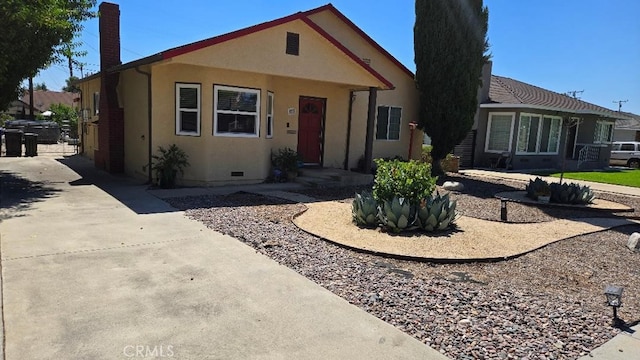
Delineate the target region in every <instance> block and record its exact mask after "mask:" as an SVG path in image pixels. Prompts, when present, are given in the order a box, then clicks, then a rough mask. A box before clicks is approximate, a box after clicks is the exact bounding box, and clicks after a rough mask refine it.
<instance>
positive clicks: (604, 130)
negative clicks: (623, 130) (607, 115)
mask: <svg viewBox="0 0 640 360" xmlns="http://www.w3.org/2000/svg"><path fill="white" fill-rule="evenodd" d="M612 138H613V123H612V122H608V121H601V120H600V121H598V122H596V131H595V132H594V134H593V143H594V144H610V143H611V139H612Z"/></svg>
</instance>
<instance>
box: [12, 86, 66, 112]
mask: <svg viewBox="0 0 640 360" xmlns="http://www.w3.org/2000/svg"><path fill="white" fill-rule="evenodd" d="M75 97H77V95H76V94H74V93H71V92H66V91H47V90H35V91H34V92H33V107H34V108H35V109H37V110H38V111H39V112H44V111H47V110H49V109H50V108H51V105H52V104H65V105H67V106H73V99H74V98H75ZM20 100H21V101H22V102H24V103H25V104H27V105H29V104H30V102H29V92H27V93H25V95H24V96H22V98H20Z"/></svg>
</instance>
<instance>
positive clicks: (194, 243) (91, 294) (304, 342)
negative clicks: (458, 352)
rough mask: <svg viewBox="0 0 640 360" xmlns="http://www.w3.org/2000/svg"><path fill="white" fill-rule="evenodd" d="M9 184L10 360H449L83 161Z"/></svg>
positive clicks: (23, 162) (15, 175) (33, 162)
mask: <svg viewBox="0 0 640 360" xmlns="http://www.w3.org/2000/svg"><path fill="white" fill-rule="evenodd" d="M67 165H69V166H72V167H74V169H76V171H77V172H73V171H71V170H70V169H69V167H68V166H67ZM0 173H1V174H2V180H3V187H2V189H1V190H2V193H1V196H2V209H0V219H2V226H1V227H0V245H1V256H2V263H1V265H2V292H3V294H2V295H3V309H2V311H3V314H4V327H3V336H4V340H5V343H6V346H5V349H4V350H5V353H4V355H5V358H6V359H129V358H131V357H132V356H134V355H135V356H137V357H140V355H139V354H142V355H143V357H156V358H158V357H166V358H177V359H204V358H216V359H257V358H259V359H328V358H330V359H356V358H366V359H445V357H444V356H442V355H441V354H440V353H438V352H436V351H435V350H433V349H431V348H429V347H428V346H426V345H424V344H423V343H421V342H419V341H418V340H416V339H414V338H412V337H410V336H408V335H406V334H405V333H403V332H402V331H400V330H398V329H396V328H394V327H393V326H391V325H389V324H387V323H385V322H383V321H382V320H379V319H377V318H375V317H374V316H372V315H370V314H368V313H366V312H364V311H362V310H360V309H359V308H357V307H355V306H353V305H351V304H349V303H348V302H346V301H345V300H343V299H342V298H340V297H338V296H336V295H334V294H333V293H331V292H329V291H328V290H326V289H324V288H322V287H321V286H319V285H317V284H315V283H313V282H312V281H310V280H308V279H306V278H305V277H303V276H302V275H299V274H298V273H296V272H294V271H292V270H291V269H289V268H287V267H284V266H281V265H279V264H277V263H276V262H275V261H273V260H271V259H269V258H267V257H265V256H263V255H260V254H258V253H256V252H255V251H254V250H253V249H252V248H250V247H248V246H246V245H244V244H242V243H241V242H240V241H237V240H235V239H233V238H231V237H229V236H225V235H222V234H219V233H216V232H214V231H212V230H209V229H207V228H206V227H205V226H203V225H202V224H200V223H198V222H196V221H192V220H189V219H188V218H186V217H185V216H184V215H183V214H182V212H179V211H176V210H175V209H173V208H171V207H170V206H169V205H167V204H166V203H164V202H163V201H161V200H159V199H158V198H156V197H154V196H152V195H150V194H149V193H148V192H147V191H145V188H146V187H145V186H144V185H135V184H132V183H130V182H129V180H128V179H126V178H123V177H117V176H111V175H108V174H106V173H104V172H100V171H98V170H95V169H94V168H93V165H92V164H91V163H90V162H88V161H87V160H85V159H81V158H78V157H73V158H65V159H64V160H61V159H57V160H56V159H54V158H53V157H46V156H39V157H35V158H11V159H10V158H0ZM78 173H80V174H82V176H80V175H79V174H78ZM230 221H232V219H230Z"/></svg>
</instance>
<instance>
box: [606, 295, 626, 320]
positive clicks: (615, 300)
mask: <svg viewBox="0 0 640 360" xmlns="http://www.w3.org/2000/svg"><path fill="white" fill-rule="evenodd" d="M623 290H624V289H623V287H622V286H615V285H607V287H606V288H605V290H604V295H605V296H606V297H607V305H609V306H611V307H612V308H613V326H617V325H618V323H619V322H620V319H618V308H619V307H620V306H622V291H623Z"/></svg>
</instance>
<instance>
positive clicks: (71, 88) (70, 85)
mask: <svg viewBox="0 0 640 360" xmlns="http://www.w3.org/2000/svg"><path fill="white" fill-rule="evenodd" d="M66 81H67V85H65V86H63V87H62V91H68V92H72V93H79V92H80V88H79V87H78V85H76V84H75V82H76V81H78V78H77V77H75V76H72V77H70V78H68V79H67V80H66Z"/></svg>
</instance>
